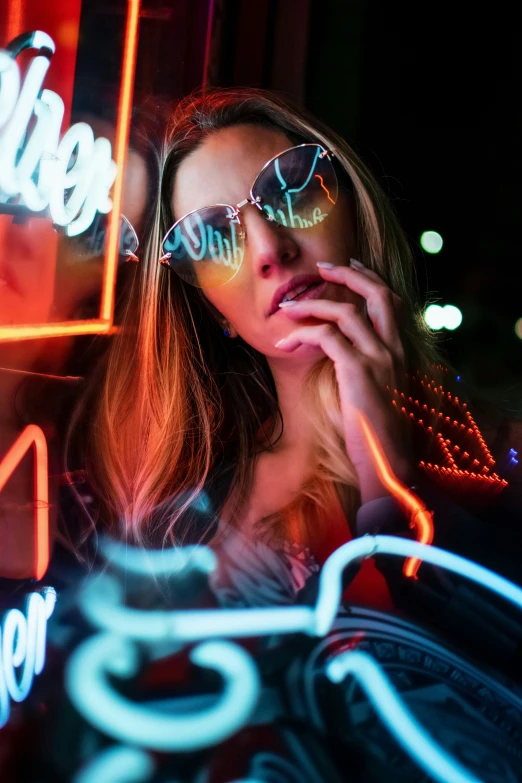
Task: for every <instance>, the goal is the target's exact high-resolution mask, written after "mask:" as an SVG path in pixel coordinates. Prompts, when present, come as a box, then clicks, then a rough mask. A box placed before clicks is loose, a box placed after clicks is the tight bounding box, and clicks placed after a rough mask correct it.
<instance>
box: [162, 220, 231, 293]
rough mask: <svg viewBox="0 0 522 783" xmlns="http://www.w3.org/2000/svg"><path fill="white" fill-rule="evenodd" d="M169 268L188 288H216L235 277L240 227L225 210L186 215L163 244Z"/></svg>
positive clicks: (169, 233)
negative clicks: (167, 255) (191, 286)
mask: <svg viewBox="0 0 522 783" xmlns="http://www.w3.org/2000/svg"><path fill="white" fill-rule="evenodd" d="M163 253H164V254H165V255H166V254H167V253H170V258H169V259H168V263H169V265H170V266H171V268H172V269H173V270H174V271H175V272H176V273H177V274H178V275H179V276H180V277H181V278H182V280H184V281H185V282H186V283H190V285H194V286H196V287H198V288H217V287H218V286H220V285H223V284H224V283H227V282H228V281H229V280H231V279H232V278H233V277H234V275H235V274H236V273H237V271H238V269H239V267H240V266H241V262H242V261H243V255H244V241H243V238H242V232H241V226H240V224H239V223H238V222H237V221H236V220H234V218H233V214H232V210H231V209H230V207H227V206H214V207H205V208H204V209H198V210H196V211H195V212H191V213H189V214H188V215H187V216H186V217H185V218H183V220H181V221H180V222H179V223H175V224H174V226H173V227H172V228H171V229H170V231H169V232H168V234H167V236H166V237H165V239H164V241H163Z"/></svg>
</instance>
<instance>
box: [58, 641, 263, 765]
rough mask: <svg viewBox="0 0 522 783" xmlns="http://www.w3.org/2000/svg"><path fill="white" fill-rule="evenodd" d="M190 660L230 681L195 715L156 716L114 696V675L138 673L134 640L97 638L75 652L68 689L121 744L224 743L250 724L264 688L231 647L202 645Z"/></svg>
mask: <svg viewBox="0 0 522 783" xmlns="http://www.w3.org/2000/svg"><path fill="white" fill-rule="evenodd" d="M190 658H191V660H192V661H193V663H195V664H197V665H198V666H203V667H206V668H211V669H214V670H216V671H217V672H218V673H219V674H220V675H221V676H222V677H223V679H224V681H225V684H224V689H223V692H222V693H221V694H220V696H218V697H217V699H216V704H215V706H212V707H209V708H207V709H204V710H199V711H198V712H195V713H189V714H187V713H183V714H179V715H172V714H165V713H161V712H156V713H155V712H154V711H153V710H152V709H151V708H150V707H147V706H145V705H143V704H141V705H139V704H136V703H133V702H131V701H129V700H127V699H125V698H124V697H123V696H122V695H121V694H119V693H118V692H117V691H115V690H114V689H113V688H112V687H111V683H110V676H111V675H112V676H117V677H122V678H125V679H128V678H130V677H132V676H133V675H134V674H136V671H137V669H138V666H139V654H138V650H137V648H136V646H135V645H134V644H133V643H132V642H131V641H130V640H126V639H123V638H122V637H118V636H115V635H111V634H98V635H97V636H94V637H92V638H91V639H88V640H87V641H85V642H84V643H83V644H81V645H80V646H79V647H78V648H77V649H76V650H75V651H74V652H73V654H72V655H71V657H70V659H69V661H68V664H67V667H66V670H65V681H66V688H67V691H68V694H69V697H70V699H71V701H72V703H73V704H74V705H75V707H76V709H77V710H78V712H80V713H81V714H82V715H83V716H84V717H85V718H86V719H87V720H88V721H89V723H91V724H92V725H93V726H95V727H96V728H98V729H99V730H100V731H102V732H104V733H105V734H108V735H109V736H111V737H114V738H115V739H117V740H119V741H121V742H125V743H135V744H136V745H140V746H142V747H145V748H151V749H155V750H159V751H165V752H177V751H193V750H199V749H200V748H206V747H209V746H211V745H215V744H217V743H219V742H222V741H223V740H225V739H226V738H227V737H229V736H231V735H232V734H234V733H235V732H236V731H238V729H240V728H241V727H242V726H243V725H244V724H245V723H246V722H247V721H248V720H249V718H250V716H251V714H252V712H253V710H254V709H255V706H256V704H257V700H258V697H259V692H260V685H261V684H260V679H259V673H258V671H257V668H256V666H255V664H254V662H253V660H252V658H251V657H250V655H249V654H248V653H247V652H246V651H244V650H242V649H241V648H240V647H238V646H237V645H235V644H232V643H231V642H226V641H216V642H206V643H203V644H200V645H199V646H198V647H196V648H195V649H194V650H193V651H192V652H191V655H190Z"/></svg>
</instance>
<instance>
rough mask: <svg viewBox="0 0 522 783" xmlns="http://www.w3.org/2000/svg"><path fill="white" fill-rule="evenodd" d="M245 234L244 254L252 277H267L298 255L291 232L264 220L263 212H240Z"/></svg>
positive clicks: (246, 210)
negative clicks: (253, 274) (251, 271)
mask: <svg viewBox="0 0 522 783" xmlns="http://www.w3.org/2000/svg"><path fill="white" fill-rule="evenodd" d="M241 222H242V224H243V230H244V231H245V239H246V247H245V255H246V257H247V260H248V261H249V262H250V264H251V265H252V270H253V271H254V273H255V274H257V275H259V276H261V277H269V276H270V274H271V272H273V271H274V269H276V268H277V267H279V266H281V265H287V264H290V263H291V262H292V261H293V260H294V259H296V258H297V257H298V256H299V253H300V248H299V242H298V239H297V237H296V236H295V234H296V232H295V230H294V231H292V230H291V229H288V228H286V227H285V226H281V225H279V223H276V222H275V221H270V220H268V219H267V216H266V213H264V212H261V210H260V209H258V208H257V207H255V206H250V207H248V208H247V209H244V210H243V211H242V215H241Z"/></svg>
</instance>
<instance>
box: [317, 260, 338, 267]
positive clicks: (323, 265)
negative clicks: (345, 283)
mask: <svg viewBox="0 0 522 783" xmlns="http://www.w3.org/2000/svg"><path fill="white" fill-rule="evenodd" d="M317 266H320V267H321V268H322V269H333V268H334V266H335V264H330V262H329V261H318V262H317Z"/></svg>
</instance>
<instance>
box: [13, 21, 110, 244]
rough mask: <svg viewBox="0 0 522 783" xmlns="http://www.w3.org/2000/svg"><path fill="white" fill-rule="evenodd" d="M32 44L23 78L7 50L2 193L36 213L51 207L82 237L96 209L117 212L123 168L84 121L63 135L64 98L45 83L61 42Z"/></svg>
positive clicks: (40, 39) (39, 39)
mask: <svg viewBox="0 0 522 783" xmlns="http://www.w3.org/2000/svg"><path fill="white" fill-rule="evenodd" d="M26 48H32V49H36V50H37V54H36V56H35V57H34V58H33V59H32V60H31V62H30V64H29V67H28V68H27V69H26V72H25V76H24V79H23V81H22V78H21V74H20V69H19V67H18V64H17V62H16V61H15V60H14V59H13V58H12V56H11V54H10V53H9V52H6V51H0V74H1V79H0V141H1V143H0V190H1V191H2V192H3V194H4V195H6V196H10V197H15V196H19V197H20V200H21V203H22V204H24V205H25V206H26V207H27V209H28V210H30V211H31V212H41V211H43V210H45V209H47V208H48V209H49V213H50V216H51V219H52V221H53V223H55V224H56V225H59V226H63V227H64V230H65V233H66V234H68V235H69V236H76V235H78V234H81V233H82V232H84V231H86V229H87V228H89V226H90V225H91V223H92V222H93V220H94V218H95V216H96V213H97V212H101V213H108V212H110V210H111V209H112V201H111V199H110V196H109V191H110V189H111V187H112V185H113V183H114V180H115V177H116V171H117V167H116V163H115V162H114V161H113V160H112V157H111V156H112V151H111V144H110V142H109V141H108V139H105V138H98V139H96V140H95V139H94V134H93V132H92V129H91V127H90V126H89V125H87V124H86V123H85V122H78V123H76V124H75V125H72V126H71V127H70V128H69V129H68V130H67V131H66V132H65V133H64V135H63V137H62V138H61V139H60V131H61V125H62V121H63V117H64V108H65V107H64V103H63V100H62V99H61V97H60V96H59V95H58V94H57V93H55V92H53V91H52V90H47V89H44V88H43V83H44V81H45V78H46V75H47V71H48V70H49V66H50V63H51V57H50V56H49V53H51V55H52V53H53V52H54V50H55V46H54V42H53V41H52V39H51V38H49V36H48V35H47V34H46V33H44V32H42V31H35V32H34V35H33V36H32V39H31V41H30V42H29V41H28V44H27V47H26ZM29 129H30V132H29ZM66 193H67V195H68V198H67V199H66V197H65V194H66Z"/></svg>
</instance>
